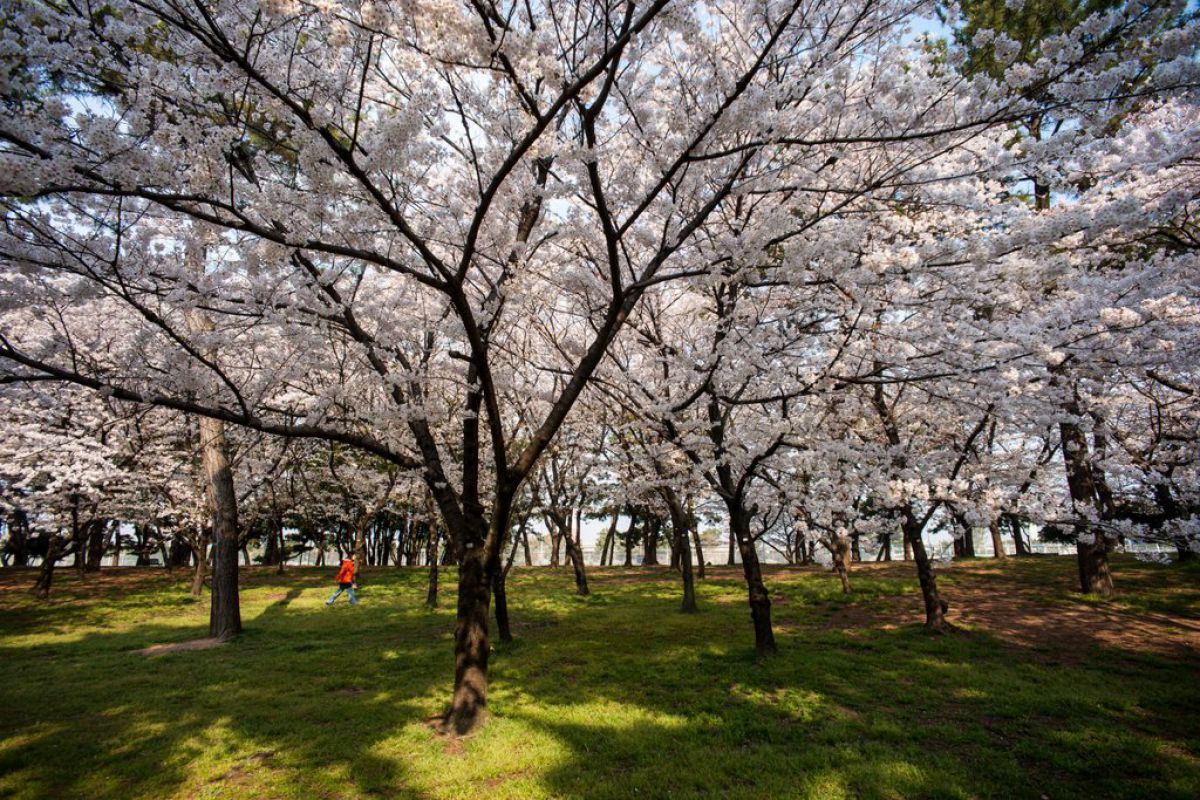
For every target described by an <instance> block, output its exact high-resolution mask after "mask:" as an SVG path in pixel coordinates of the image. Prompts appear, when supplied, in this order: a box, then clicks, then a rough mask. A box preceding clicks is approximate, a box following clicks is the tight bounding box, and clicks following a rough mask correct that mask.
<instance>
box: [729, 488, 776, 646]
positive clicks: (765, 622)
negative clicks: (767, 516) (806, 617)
mask: <svg viewBox="0 0 1200 800" xmlns="http://www.w3.org/2000/svg"><path fill="white" fill-rule="evenodd" d="M726 507H727V508H728V510H729V527H730V536H731V537H732V538H733V540H734V541H736V542H737V546H738V555H740V556H741V559H742V573H743V575H744V576H745V578H746V589H747V592H748V594H749V601H750V619H751V621H752V622H753V623H754V651H755V652H756V653H757V654H758V656H759V657H760V658H761V657H763V656H768V655H771V654H773V653H776V652H778V650H779V648H778V647H777V646H776V644H775V632H774V630H773V629H772V627H771V595H770V593H769V592H767V587H766V584H765V583H764V582H763V577H762V566H761V565H760V564H759V561H758V551H757V550H755V548H754V539H753V537H752V536H751V535H750V520H749V517H748V514H747V512H746V510H745V509H743V508H742V507H741V503H740V502H738V501H737V500H728V499H727V500H726Z"/></svg>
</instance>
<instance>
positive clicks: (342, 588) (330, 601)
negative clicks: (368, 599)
mask: <svg viewBox="0 0 1200 800" xmlns="http://www.w3.org/2000/svg"><path fill="white" fill-rule="evenodd" d="M342 592H345V593H346V594H347V595H349V596H350V605H355V604H357V603H358V598H357V597H355V596H354V584H349V585H347V586H338V588H337V591H336V592H334V593H333V596H332V597H330V598H329V599H328V600H326V601H325V605H327V606H331V605H333V601H334V600H337V599H338V595H339V594H341V593H342Z"/></svg>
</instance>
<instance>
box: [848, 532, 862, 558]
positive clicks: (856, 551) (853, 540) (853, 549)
mask: <svg viewBox="0 0 1200 800" xmlns="http://www.w3.org/2000/svg"><path fill="white" fill-rule="evenodd" d="M850 560H851V561H854V562H855V563H857V562H859V561H862V548H861V547H859V536H858V534H857V533H852V534H850Z"/></svg>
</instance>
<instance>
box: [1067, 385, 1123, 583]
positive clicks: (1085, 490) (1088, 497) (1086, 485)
mask: <svg viewBox="0 0 1200 800" xmlns="http://www.w3.org/2000/svg"><path fill="white" fill-rule="evenodd" d="M1066 410H1067V411H1068V413H1071V414H1072V415H1073V416H1076V417H1077V416H1078V413H1079V408H1078V405H1077V403H1076V401H1074V400H1072V401H1071V402H1069V403H1068V404H1067V406H1066ZM1059 434H1060V436H1061V438H1062V447H1063V464H1064V465H1065V467H1066V471H1067V487H1068V489H1069V490H1070V492H1071V504H1072V505H1073V506H1074V507H1075V512H1076V514H1077V515H1078V514H1082V515H1085V516H1090V515H1097V516H1098V515H1099V513H1100V507H1099V502H1098V499H1097V495H1096V487H1095V482H1094V474H1093V472H1092V469H1091V467H1090V465H1089V463H1088V461H1089V459H1088V446H1087V439H1086V438H1085V437H1084V434H1083V431H1082V429H1080V427H1079V426H1078V425H1076V424H1075V423H1073V422H1063V423H1060V424H1059ZM1075 534H1076V536H1077V537H1078V538H1079V541H1078V542H1077V544H1076V545H1075V553H1076V560H1077V562H1078V565H1079V590H1080V591H1081V592H1083V593H1084V594H1098V595H1101V596H1102V597H1108V596H1110V595H1111V594H1112V593H1113V582H1112V572H1111V571H1110V570H1109V566H1108V542H1107V540H1106V539H1105V536H1104V533H1103V532H1102V531H1101V530H1099V529H1098V528H1097V527H1094V526H1089V525H1088V524H1087V523H1086V522H1079V523H1077V524H1076V526H1075ZM1089 539H1090V541H1089Z"/></svg>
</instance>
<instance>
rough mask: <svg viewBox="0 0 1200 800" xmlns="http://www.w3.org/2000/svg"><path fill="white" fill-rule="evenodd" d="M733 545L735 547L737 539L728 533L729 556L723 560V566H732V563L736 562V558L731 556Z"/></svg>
mask: <svg viewBox="0 0 1200 800" xmlns="http://www.w3.org/2000/svg"><path fill="white" fill-rule="evenodd" d="M735 547H737V540H736V539H735V538H734V536H733V534H732V533H730V534H729V558H728V559H727V560H726V561H725V566H727V567H732V566H733V565H734V564H736V563H737V560H736V559H735V558H734V557H733V550H734V548H735Z"/></svg>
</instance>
